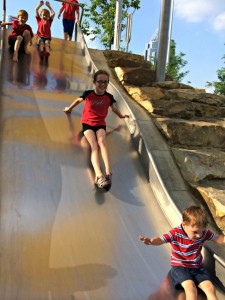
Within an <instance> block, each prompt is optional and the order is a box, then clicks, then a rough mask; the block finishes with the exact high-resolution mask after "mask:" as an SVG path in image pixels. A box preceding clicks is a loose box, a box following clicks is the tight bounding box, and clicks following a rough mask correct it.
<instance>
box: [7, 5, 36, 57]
mask: <svg viewBox="0 0 225 300" xmlns="http://www.w3.org/2000/svg"><path fill="white" fill-rule="evenodd" d="M27 20H28V13H27V11H26V10H24V9H21V10H19V11H18V13H17V19H14V20H13V21H12V22H3V23H1V27H5V26H6V25H11V26H12V29H13V31H12V32H11V33H10V34H9V37H8V43H9V46H10V48H11V49H13V50H14V52H13V61H14V62H18V53H19V51H23V52H24V53H25V54H30V52H29V50H28V49H27V47H28V44H29V43H30V45H32V37H33V36H34V34H33V31H32V28H31V27H30V26H29V25H27V24H26V22H27Z"/></svg>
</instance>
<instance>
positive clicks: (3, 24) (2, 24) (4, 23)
mask: <svg viewBox="0 0 225 300" xmlns="http://www.w3.org/2000/svg"><path fill="white" fill-rule="evenodd" d="M7 25H12V22H3V23H1V27H5V26H7Z"/></svg>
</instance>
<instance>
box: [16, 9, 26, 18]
mask: <svg viewBox="0 0 225 300" xmlns="http://www.w3.org/2000/svg"><path fill="white" fill-rule="evenodd" d="M17 16H18V17H19V16H25V17H26V18H27V19H28V12H27V11H26V10H24V9H20V10H19V11H18V13H17Z"/></svg>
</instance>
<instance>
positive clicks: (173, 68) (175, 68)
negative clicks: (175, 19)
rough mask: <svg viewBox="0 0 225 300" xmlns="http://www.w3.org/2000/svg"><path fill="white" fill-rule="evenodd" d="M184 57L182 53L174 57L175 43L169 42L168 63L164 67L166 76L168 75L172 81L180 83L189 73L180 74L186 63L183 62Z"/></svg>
mask: <svg viewBox="0 0 225 300" xmlns="http://www.w3.org/2000/svg"><path fill="white" fill-rule="evenodd" d="M184 56H185V54H184V53H183V52H180V53H179V54H178V55H176V43H175V41H174V40H171V43H170V56H169V63H168V65H167V67H166V74H167V75H170V76H171V77H172V78H173V80H175V81H177V82H182V80H183V79H184V77H185V76H186V75H187V74H188V73H189V71H185V72H180V70H181V69H182V68H184V67H185V66H186V64H187V61H186V60H184Z"/></svg>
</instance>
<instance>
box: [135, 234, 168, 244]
mask: <svg viewBox="0 0 225 300" xmlns="http://www.w3.org/2000/svg"><path fill="white" fill-rule="evenodd" d="M139 240H140V241H142V242H143V243H144V244H146V245H153V246H160V245H163V244H165V242H164V241H163V240H162V239H161V238H160V237H159V236H154V237H152V238H148V237H145V236H139Z"/></svg>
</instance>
